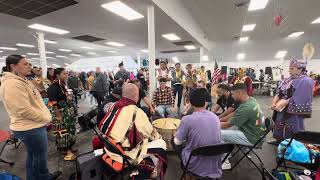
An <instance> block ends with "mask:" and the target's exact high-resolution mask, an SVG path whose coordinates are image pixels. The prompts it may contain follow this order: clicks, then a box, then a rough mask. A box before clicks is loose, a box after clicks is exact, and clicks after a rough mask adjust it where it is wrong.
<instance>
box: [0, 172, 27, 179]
mask: <svg viewBox="0 0 320 180" xmlns="http://www.w3.org/2000/svg"><path fill="white" fill-rule="evenodd" d="M0 179H1V180H22V179H21V178H19V177H18V176H15V175H12V174H9V173H7V172H1V173H0Z"/></svg>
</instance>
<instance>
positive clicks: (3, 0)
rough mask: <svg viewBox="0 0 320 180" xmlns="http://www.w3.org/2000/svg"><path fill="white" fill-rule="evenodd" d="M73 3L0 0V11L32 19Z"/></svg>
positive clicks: (57, 0)
mask: <svg viewBox="0 0 320 180" xmlns="http://www.w3.org/2000/svg"><path fill="white" fill-rule="evenodd" d="M75 4H78V2H77V1H74V0H28V1H26V0H0V13H3V14H8V15H12V16H16V17H20V18H23V19H33V18H35V17H39V16H42V15H45V14H48V13H51V12H54V11H57V10H59V9H62V8H65V7H68V6H72V5H75Z"/></svg>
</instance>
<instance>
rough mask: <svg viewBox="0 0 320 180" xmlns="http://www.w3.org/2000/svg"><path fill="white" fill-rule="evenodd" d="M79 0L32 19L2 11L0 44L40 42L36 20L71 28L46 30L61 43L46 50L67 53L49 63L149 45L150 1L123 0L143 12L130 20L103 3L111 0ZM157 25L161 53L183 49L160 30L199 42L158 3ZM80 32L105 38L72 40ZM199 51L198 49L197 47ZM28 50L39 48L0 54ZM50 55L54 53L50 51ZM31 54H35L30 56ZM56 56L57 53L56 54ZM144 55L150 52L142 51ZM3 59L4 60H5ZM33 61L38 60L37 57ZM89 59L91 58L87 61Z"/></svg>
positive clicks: (137, 49)
mask: <svg viewBox="0 0 320 180" xmlns="http://www.w3.org/2000/svg"><path fill="white" fill-rule="evenodd" d="M77 1H78V2H79V3H78V4H76V5H73V6H70V7H66V8H64V9H60V10H58V11H55V12H52V13H49V14H47V15H44V16H40V17H37V18H34V19H31V20H25V19H22V18H17V17H14V16H9V15H6V14H1V13H0V24H1V26H0V46H15V44H16V43H25V44H33V45H37V42H36V39H35V38H34V35H35V32H36V31H34V30H32V29H29V28H27V26H28V25H30V24H33V23H39V24H44V25H48V26H52V27H57V28H61V29H65V30H68V31H70V32H71V33H69V34H66V35H55V34H50V33H47V34H46V35H45V39H49V40H55V41H57V42H58V44H46V51H53V52H55V53H56V54H54V55H64V56H68V59H65V58H56V59H48V62H49V65H50V64H52V63H55V64H59V65H63V63H72V62H74V61H75V60H78V59H80V58H81V59H83V58H90V57H104V56H113V55H117V56H118V55H131V56H133V58H136V55H137V52H140V50H141V49H147V48H148V47H147V46H148V39H147V38H148V29H147V5H148V4H149V3H150V2H149V1H145V0H135V1H132V0H124V1H123V2H125V3H126V4H127V5H129V6H130V7H132V8H134V9H135V10H137V11H138V12H140V13H141V14H143V15H144V18H143V19H138V20H135V21H127V20H125V19H123V18H121V17H119V16H117V15H115V14H113V13H111V12H109V11H106V10H105V9H103V8H102V7H101V4H104V3H107V2H109V1H111V0H90V1H89V0H77ZM155 29H156V51H157V56H158V57H167V58H169V57H172V56H175V55H174V54H167V55H166V54H161V53H159V52H160V51H164V50H165V51H168V50H182V49H184V47H183V46H176V45H174V44H172V42H170V41H168V40H166V39H164V38H163V37H162V36H161V34H165V33H176V34H177V35H178V36H179V37H181V40H183V41H185V40H191V41H193V42H195V45H196V46H199V44H198V43H197V41H196V40H195V39H194V38H193V37H192V36H191V35H189V34H188V33H187V32H186V31H185V30H184V29H183V28H181V27H180V26H179V25H177V23H176V22H175V21H173V20H172V19H170V18H169V17H168V16H167V15H166V14H165V13H164V12H162V11H161V10H160V9H159V8H157V7H155ZM80 35H92V36H96V37H100V38H104V39H106V40H105V41H98V42H96V43H87V42H84V41H79V40H73V39H71V37H74V36H80ZM107 41H116V42H120V43H124V44H126V46H125V47H123V48H115V47H110V46H107V45H106V44H105V42H107ZM82 46H89V47H92V48H94V50H86V49H82V48H81V47H82ZM59 48H64V49H71V50H72V51H73V52H72V53H79V54H81V55H82V57H80V58H75V57H72V56H69V54H70V53H69V52H60V51H58V49H59ZM108 50H116V51H119V53H116V54H114V53H109V52H107V51H108ZM195 51H199V50H195ZM28 52H33V53H37V48H20V47H19V50H18V51H4V52H3V53H1V54H0V57H1V56H5V55H8V54H10V53H17V54H26V53H28ZM87 52H96V53H97V55H88V54H87ZM47 56H53V55H51V54H47ZM28 57H29V58H31V57H33V56H28ZM53 57H54V56H53ZM141 57H142V58H146V57H147V54H145V53H141ZM2 61H3V60H2ZM33 63H35V64H37V62H36V61H33ZM88 63H90V62H88Z"/></svg>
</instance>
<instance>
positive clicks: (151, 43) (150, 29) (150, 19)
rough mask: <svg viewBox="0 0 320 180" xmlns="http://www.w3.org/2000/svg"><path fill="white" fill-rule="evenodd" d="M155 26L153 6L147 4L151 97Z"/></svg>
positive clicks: (153, 75)
mask: <svg viewBox="0 0 320 180" xmlns="http://www.w3.org/2000/svg"><path fill="white" fill-rule="evenodd" d="M155 46H156V45H155V28H154V7H153V6H152V5H150V6H148V48H149V81H150V91H149V96H150V97H152V94H153V92H154V91H155V89H156V65H155V59H156V48H155Z"/></svg>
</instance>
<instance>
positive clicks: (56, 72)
mask: <svg viewBox="0 0 320 180" xmlns="http://www.w3.org/2000/svg"><path fill="white" fill-rule="evenodd" d="M64 70H65V69H64V68H57V69H55V70H54V76H55V77H56V78H57V76H58V75H60V74H61V73H62V72H63V71H64Z"/></svg>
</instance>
